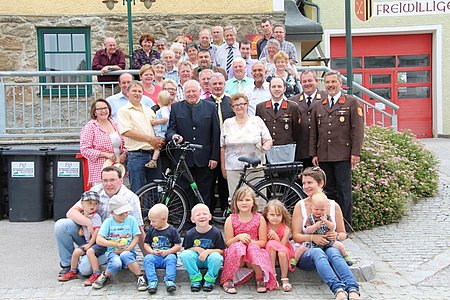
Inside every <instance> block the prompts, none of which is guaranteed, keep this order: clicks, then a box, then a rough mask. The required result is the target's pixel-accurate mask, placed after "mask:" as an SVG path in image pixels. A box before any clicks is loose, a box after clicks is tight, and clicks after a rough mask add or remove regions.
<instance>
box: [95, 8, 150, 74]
mask: <svg viewBox="0 0 450 300" xmlns="http://www.w3.org/2000/svg"><path fill="white" fill-rule="evenodd" d="M140 1H141V2H143V3H144V6H145V8H147V9H150V7H152V4H153V2H156V0H140ZM102 2H103V3H105V5H106V7H107V8H108V9H109V10H112V9H113V8H114V5H115V4H116V3H118V2H119V1H118V0H103V1H102ZM125 2H126V4H127V20H128V54H129V56H130V68H131V62H132V61H133V23H132V21H133V17H132V15H131V2H133V5H135V4H136V3H135V0H123V5H125Z"/></svg>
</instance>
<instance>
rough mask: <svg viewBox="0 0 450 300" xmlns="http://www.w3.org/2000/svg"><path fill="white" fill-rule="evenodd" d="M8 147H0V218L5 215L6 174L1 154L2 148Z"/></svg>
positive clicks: (4, 159) (4, 160) (6, 170)
mask: <svg viewBox="0 0 450 300" xmlns="http://www.w3.org/2000/svg"><path fill="white" fill-rule="evenodd" d="M8 149H10V148H9V147H0V220H1V219H3V218H4V217H5V207H6V193H5V192H6V187H7V186H8V185H7V184H6V174H7V172H8V169H7V168H6V158H5V156H2V152H3V150H8Z"/></svg>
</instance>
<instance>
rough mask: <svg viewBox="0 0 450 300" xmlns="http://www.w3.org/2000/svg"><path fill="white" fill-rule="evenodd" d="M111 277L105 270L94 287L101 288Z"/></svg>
mask: <svg viewBox="0 0 450 300" xmlns="http://www.w3.org/2000/svg"><path fill="white" fill-rule="evenodd" d="M108 280H109V277H108V276H106V274H105V272H102V274H101V275H100V276H99V277H98V278H97V280H96V281H95V282H94V283H93V284H92V287H93V288H94V289H101V288H102V287H104V286H105V285H106V284H107V283H108Z"/></svg>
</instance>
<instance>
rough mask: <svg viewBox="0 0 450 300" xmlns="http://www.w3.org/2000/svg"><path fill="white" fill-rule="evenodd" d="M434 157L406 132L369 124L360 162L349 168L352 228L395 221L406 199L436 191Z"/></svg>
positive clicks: (436, 174) (433, 193) (368, 226)
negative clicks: (351, 175)
mask: <svg viewBox="0 0 450 300" xmlns="http://www.w3.org/2000/svg"><path fill="white" fill-rule="evenodd" d="M437 165H438V162H437V159H436V157H435V156H434V155H433V154H432V153H431V152H430V151H428V150H427V149H425V148H424V146H423V145H422V144H421V143H419V142H418V141H417V140H416V139H415V137H414V135H413V134H412V133H411V132H409V131H405V132H396V131H394V130H392V129H387V128H381V127H376V126H373V127H369V128H366V130H365V136H364V146H363V149H362V152H361V163H360V164H358V166H357V167H356V168H355V169H354V170H353V178H352V181H353V204H354V209H353V227H354V228H355V229H356V230H363V229H369V228H372V227H375V226H380V225H386V224H390V223H393V222H398V221H399V220H400V219H401V218H402V216H403V215H404V213H405V210H406V207H407V203H408V200H409V199H410V198H413V199H417V198H421V197H429V196H433V195H435V194H436V192H437V189H438V179H439V174H438V171H437Z"/></svg>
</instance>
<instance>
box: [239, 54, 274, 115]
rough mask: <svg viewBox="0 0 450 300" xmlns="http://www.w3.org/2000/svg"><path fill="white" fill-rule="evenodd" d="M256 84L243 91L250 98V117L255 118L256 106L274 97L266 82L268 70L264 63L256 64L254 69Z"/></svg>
mask: <svg viewBox="0 0 450 300" xmlns="http://www.w3.org/2000/svg"><path fill="white" fill-rule="evenodd" d="M252 75H253V80H254V84H253V85H248V86H246V87H245V88H244V90H243V91H242V92H243V93H244V94H245V95H246V96H247V97H248V115H249V116H254V115H255V112H256V105H258V104H259V103H261V102H264V101H267V100H269V99H270V98H271V97H272V96H271V94H270V91H269V83H268V82H267V81H266V75H267V70H266V67H265V66H264V64H263V63H262V62H259V61H257V62H255V63H254V64H253V67H252Z"/></svg>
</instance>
